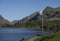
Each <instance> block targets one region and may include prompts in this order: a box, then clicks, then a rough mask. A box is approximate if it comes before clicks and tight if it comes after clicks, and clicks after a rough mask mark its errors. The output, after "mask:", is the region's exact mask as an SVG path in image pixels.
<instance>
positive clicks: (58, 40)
mask: <svg viewBox="0 0 60 41" xmlns="http://www.w3.org/2000/svg"><path fill="white" fill-rule="evenodd" d="M34 41H60V31H59V32H57V33H55V34H52V35H48V36H42V37H40V38H37V39H35V40H34Z"/></svg>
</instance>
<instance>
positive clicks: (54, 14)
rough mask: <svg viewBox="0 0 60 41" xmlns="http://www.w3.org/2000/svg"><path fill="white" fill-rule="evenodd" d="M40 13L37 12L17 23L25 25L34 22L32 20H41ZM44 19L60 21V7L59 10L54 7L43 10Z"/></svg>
mask: <svg viewBox="0 0 60 41" xmlns="http://www.w3.org/2000/svg"><path fill="white" fill-rule="evenodd" d="M39 12H40V11H37V12H35V13H33V14H31V15H30V16H27V17H25V18H23V19H21V20H20V21H18V22H17V23H25V22H27V21H32V20H41V15H40V13H39ZM42 13H43V18H44V20H60V7H58V8H52V7H49V6H48V7H46V8H45V9H44V10H43V12H42Z"/></svg>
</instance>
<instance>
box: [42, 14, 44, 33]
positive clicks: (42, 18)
mask: <svg viewBox="0 0 60 41" xmlns="http://www.w3.org/2000/svg"><path fill="white" fill-rule="evenodd" d="M43 27H44V26H43V15H42V32H43V30H44V28H43Z"/></svg>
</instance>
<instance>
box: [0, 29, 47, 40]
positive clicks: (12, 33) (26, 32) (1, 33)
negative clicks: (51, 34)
mask: <svg viewBox="0 0 60 41" xmlns="http://www.w3.org/2000/svg"><path fill="white" fill-rule="evenodd" d="M38 33H41V31H35V30H30V29H27V28H0V41H19V40H21V39H22V38H24V37H29V38H31V37H34V36H36V35H37V34H38ZM43 34H47V32H44V33H43Z"/></svg>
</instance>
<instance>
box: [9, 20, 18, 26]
mask: <svg viewBox="0 0 60 41" xmlns="http://www.w3.org/2000/svg"><path fill="white" fill-rule="evenodd" d="M18 21H19V20H14V21H12V22H10V24H11V25H14V24H15V23H17V22H18Z"/></svg>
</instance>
